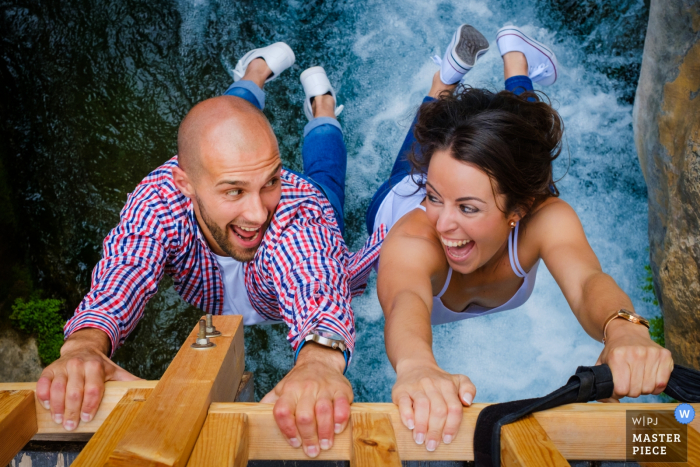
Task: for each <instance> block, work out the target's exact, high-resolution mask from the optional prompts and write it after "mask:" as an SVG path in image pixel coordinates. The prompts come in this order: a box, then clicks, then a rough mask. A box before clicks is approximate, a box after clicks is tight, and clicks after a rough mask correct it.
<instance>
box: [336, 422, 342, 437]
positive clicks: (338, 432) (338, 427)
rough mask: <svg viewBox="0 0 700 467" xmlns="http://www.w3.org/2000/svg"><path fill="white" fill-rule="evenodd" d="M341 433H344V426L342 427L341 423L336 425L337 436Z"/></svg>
mask: <svg viewBox="0 0 700 467" xmlns="http://www.w3.org/2000/svg"><path fill="white" fill-rule="evenodd" d="M341 431H343V425H341V424H340V423H336V424H335V434H336V435H337V434H340V432H341Z"/></svg>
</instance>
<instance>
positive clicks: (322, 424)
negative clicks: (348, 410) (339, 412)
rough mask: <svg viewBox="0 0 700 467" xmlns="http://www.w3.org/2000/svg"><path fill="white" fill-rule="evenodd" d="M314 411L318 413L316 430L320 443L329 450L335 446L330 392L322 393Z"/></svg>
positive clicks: (322, 447)
mask: <svg viewBox="0 0 700 467" xmlns="http://www.w3.org/2000/svg"><path fill="white" fill-rule="evenodd" d="M314 413H315V415H316V430H317V436H318V440H319V441H318V444H319V445H320V446H321V449H323V450H324V451H327V450H329V449H330V448H331V446H333V415H334V408H333V401H332V400H331V395H330V394H328V393H321V394H320V395H319V397H318V399H316V406H315V410H314Z"/></svg>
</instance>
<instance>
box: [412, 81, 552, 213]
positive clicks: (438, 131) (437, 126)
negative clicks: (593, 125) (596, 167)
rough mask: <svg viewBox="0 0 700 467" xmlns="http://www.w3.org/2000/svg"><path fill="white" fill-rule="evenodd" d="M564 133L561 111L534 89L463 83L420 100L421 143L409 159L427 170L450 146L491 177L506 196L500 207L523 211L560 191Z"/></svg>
mask: <svg viewBox="0 0 700 467" xmlns="http://www.w3.org/2000/svg"><path fill="white" fill-rule="evenodd" d="M544 97H546V96H544ZM528 99H530V100H529V101H528ZM562 133H563V123H562V121H561V117H560V116H559V114H558V113H557V111H556V110H554V109H553V108H552V107H551V106H550V105H549V103H548V102H543V100H542V99H541V98H540V96H539V95H538V94H536V93H534V92H525V93H523V94H521V95H520V96H516V95H515V94H513V93H512V92H509V91H501V92H499V93H495V94H494V93H492V92H490V91H487V90H484V89H475V88H471V87H466V86H460V87H459V88H457V89H456V90H455V91H454V92H452V93H448V92H444V93H443V94H441V95H440V97H439V98H438V99H437V100H435V101H431V102H426V103H424V104H423V105H421V107H420V109H419V111H418V121H417V123H416V126H415V129H414V135H415V137H416V140H417V141H418V145H416V147H414V150H413V151H411V153H410V154H409V155H408V160H409V162H410V163H411V166H412V168H413V171H414V173H422V174H426V173H427V172H428V166H429V165H430V160H431V158H432V156H433V154H434V153H435V151H445V150H447V151H449V152H450V154H451V155H452V157H454V158H455V159H457V160H458V161H462V162H467V163H470V164H474V165H475V166H477V167H478V168H480V169H481V170H483V171H484V172H485V173H486V174H487V175H488V176H489V177H490V179H491V181H492V186H493V188H494V192H495V193H500V194H503V195H505V198H506V205H505V206H499V209H501V210H502V211H503V212H504V213H511V212H514V211H516V210H517V211H518V212H519V213H520V214H521V216H523V217H524V216H525V215H527V213H529V212H531V211H532V210H533V209H534V208H535V207H536V206H537V205H539V204H540V203H541V202H542V201H544V200H545V199H547V198H549V197H552V196H559V191H558V190H557V188H556V186H555V184H554V180H553V179H552V161H554V159H556V158H557V157H559V154H560V153H561V139H562ZM494 182H495V183H494Z"/></svg>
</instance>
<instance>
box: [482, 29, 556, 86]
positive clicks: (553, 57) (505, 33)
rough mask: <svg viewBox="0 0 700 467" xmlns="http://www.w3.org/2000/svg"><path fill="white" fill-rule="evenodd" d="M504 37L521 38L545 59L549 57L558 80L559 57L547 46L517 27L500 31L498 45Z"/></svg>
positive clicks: (497, 36) (497, 34) (497, 35)
mask: <svg viewBox="0 0 700 467" xmlns="http://www.w3.org/2000/svg"><path fill="white" fill-rule="evenodd" d="M503 36H516V37H519V38H520V39H522V40H524V41H525V42H527V43H528V44H529V45H531V46H532V47H534V48H536V49H537V50H539V51H540V52H541V53H542V54H543V55H544V56H545V57H547V59H549V62H550V63H551V64H552V68H554V81H556V80H557V78H558V77H559V76H558V73H559V71H558V68H559V61H558V60H557V56H556V55H554V52H552V50H551V49H550V48H549V47H547V46H546V45H544V44H543V43H541V42H538V41H536V40H535V39H532V38H531V37H530V36H528V35H527V34H525V33H524V32H523V31H522V30H521V29H520V28H518V27H516V26H505V27H503V28H501V29H499V30H498V32H497V33H496V43H498V40H499V39H500V38H501V37H503ZM554 81H553V82H554Z"/></svg>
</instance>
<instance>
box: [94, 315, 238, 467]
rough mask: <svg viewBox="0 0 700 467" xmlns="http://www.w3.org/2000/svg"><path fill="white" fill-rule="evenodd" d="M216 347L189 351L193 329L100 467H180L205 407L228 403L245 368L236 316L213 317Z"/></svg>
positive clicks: (184, 461)
mask: <svg viewBox="0 0 700 467" xmlns="http://www.w3.org/2000/svg"><path fill="white" fill-rule="evenodd" d="M214 325H215V326H216V327H217V329H218V330H219V331H221V333H222V335H221V336H220V337H217V338H216V339H215V341H214V342H215V343H216V347H213V348H209V349H193V348H191V347H190V345H191V344H192V343H194V342H195V338H196V336H197V331H198V327H197V326H195V328H194V329H193V331H192V332H191V333H190V335H189V337H188V338H187V340H186V341H185V343H184V344H183V345H182V347H181V348H180V350H179V351H178V353H177V355H176V356H175V358H174V359H173V361H172V362H171V363H170V366H169V367H168V369H167V370H166V372H165V374H164V375H163V377H162V378H161V380H160V382H159V383H158V385H157V386H156V388H155V389H154V390H153V393H152V394H151V396H150V397H149V398H148V399H147V400H146V402H145V403H144V404H143V408H142V409H141V411H140V412H139V413H138V414H137V415H136V417H135V418H134V420H133V422H132V423H131V426H130V427H129V429H128V430H127V432H126V434H125V435H124V437H123V438H122V440H121V441H120V442H119V443H118V444H117V447H116V448H115V449H114V451H113V452H112V454H111V455H110V456H109V459H108V461H107V463H106V464H105V465H108V466H111V467H117V466H168V467H176V466H177V467H182V466H184V465H185V464H186V463H187V460H188V459H189V457H190V454H191V453H192V449H193V448H194V445H195V442H196V441H197V437H198V436H199V432H200V430H201V429H202V425H204V420H205V419H206V416H207V410H208V409H209V404H210V403H211V402H213V401H233V400H234V399H235V397H236V391H237V390H238V386H239V384H240V381H241V375H242V374H243V366H244V350H243V323H242V318H241V316H216V317H214Z"/></svg>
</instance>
